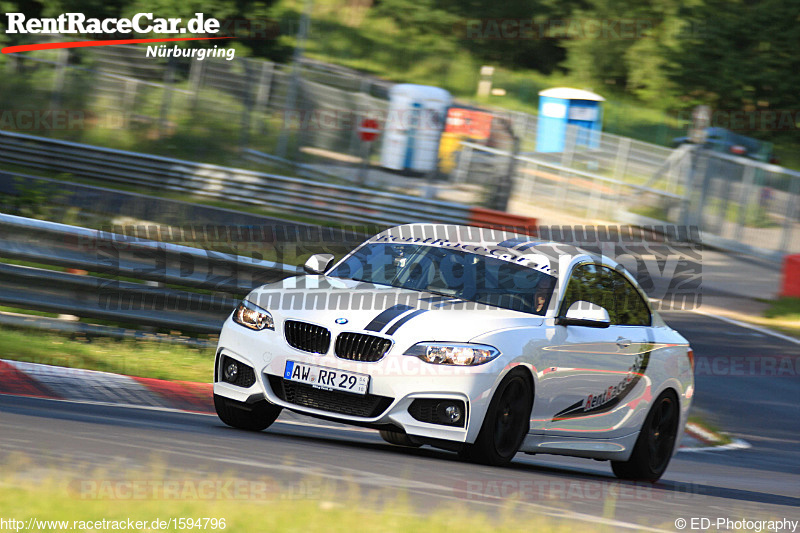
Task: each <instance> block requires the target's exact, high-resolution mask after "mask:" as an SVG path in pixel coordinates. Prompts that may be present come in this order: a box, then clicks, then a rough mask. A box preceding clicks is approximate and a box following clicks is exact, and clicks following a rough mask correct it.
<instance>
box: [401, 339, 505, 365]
mask: <svg viewBox="0 0 800 533" xmlns="http://www.w3.org/2000/svg"><path fill="white" fill-rule="evenodd" d="M405 355H413V356H415V357H419V358H420V359H422V360H423V361H425V362H426V363H433V364H435V365H457V366H475V365H482V364H484V363H488V362H489V361H491V360H492V359H494V358H496V357H497V356H499V355H500V350H498V349H497V348H495V347H494V346H489V345H488V344H472V343H468V342H463V343H462V342H446V343H443V342H420V343H418V344H415V345H414V346H412V347H411V348H409V349H408V350H406V353H405Z"/></svg>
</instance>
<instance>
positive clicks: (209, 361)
mask: <svg viewBox="0 0 800 533" xmlns="http://www.w3.org/2000/svg"><path fill="white" fill-rule="evenodd" d="M0 346H2V347H3V353H2V356H1V357H2V358H3V359H10V360H14V361H26V362H31V363H41V364H46V365H55V366H63V367H68V368H85V369H88V370H100V371H104V372H112V373H116V374H126V375H131V376H140V377H149V378H156V379H169V380H176V381H197V382H204V383H210V382H211V381H212V379H213V375H212V374H213V366H214V349H213V348H208V349H201V348H195V347H192V346H184V345H176V344H170V343H168V342H158V341H144V340H132V339H109V338H92V339H87V338H85V337H81V336H73V335H65V334H59V333H51V332H46V331H39V330H28V329H26V330H21V329H16V328H9V327H5V326H0ZM165 361H167V362H168V364H165ZM0 516H2V515H0Z"/></svg>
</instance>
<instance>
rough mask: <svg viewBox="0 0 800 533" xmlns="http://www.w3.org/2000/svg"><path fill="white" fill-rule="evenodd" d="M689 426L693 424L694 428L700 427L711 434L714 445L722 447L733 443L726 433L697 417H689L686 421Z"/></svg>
mask: <svg viewBox="0 0 800 533" xmlns="http://www.w3.org/2000/svg"><path fill="white" fill-rule="evenodd" d="M688 423H689V424H694V425H696V426H700V427H701V428H702V429H704V430H706V431H708V432H709V433H713V434H714V436H715V437H716V441H717V442H716V445H718V446H722V445H725V444H730V443H731V442H733V439H732V438H730V436H728V435H727V434H726V433H723V432H722V430H721V429H720V428H719V427H717V426H716V425H715V424H713V423H711V422H709V421H708V420H706V419H705V418H703V417H702V416H699V415H691V416H690V417H689V420H688Z"/></svg>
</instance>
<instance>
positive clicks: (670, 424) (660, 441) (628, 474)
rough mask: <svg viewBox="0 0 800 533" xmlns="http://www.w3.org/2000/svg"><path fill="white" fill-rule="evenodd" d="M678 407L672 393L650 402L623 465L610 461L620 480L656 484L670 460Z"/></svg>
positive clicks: (664, 394)
mask: <svg viewBox="0 0 800 533" xmlns="http://www.w3.org/2000/svg"><path fill="white" fill-rule="evenodd" d="M679 419H680V404H679V403H678V397H677V396H676V395H675V393H674V392H672V391H664V392H662V393H661V394H660V395H659V397H658V398H657V399H656V401H655V402H653V406H652V407H651V408H650V412H649V413H648V414H647V418H645V420H644V424H642V429H641V430H640V431H639V437H638V438H637V439H636V444H635V445H634V447H633V452H632V453H631V457H630V459H628V460H627V461H611V470H613V471H614V475H616V476H617V477H618V478H620V479H630V480H635V481H652V482H655V481H658V479H659V478H660V477H661V476H662V475H663V474H664V471H665V470H666V469H667V466H668V465H669V461H670V459H671V458H672V451H673V449H674V448H675V441H676V438H677V434H678V421H679Z"/></svg>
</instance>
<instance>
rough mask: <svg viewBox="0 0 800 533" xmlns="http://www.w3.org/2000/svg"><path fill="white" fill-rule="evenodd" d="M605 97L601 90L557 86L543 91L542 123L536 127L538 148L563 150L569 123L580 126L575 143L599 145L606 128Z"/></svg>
mask: <svg viewBox="0 0 800 533" xmlns="http://www.w3.org/2000/svg"><path fill="white" fill-rule="evenodd" d="M605 100H606V99H605V98H603V97H602V96H600V95H599V94H595V93H593V92H590V91H584V90H581V89H572V88H570V87H554V88H552V89H545V90H544V91H541V92H540V93H539V124H538V127H537V129H536V151H537V152H563V151H564V144H565V140H566V137H567V125H574V126H578V130H577V137H576V138H575V144H576V145H580V146H587V147H589V148H597V147H598V146H599V145H600V131H602V129H603V107H602V104H601V102H605Z"/></svg>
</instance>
